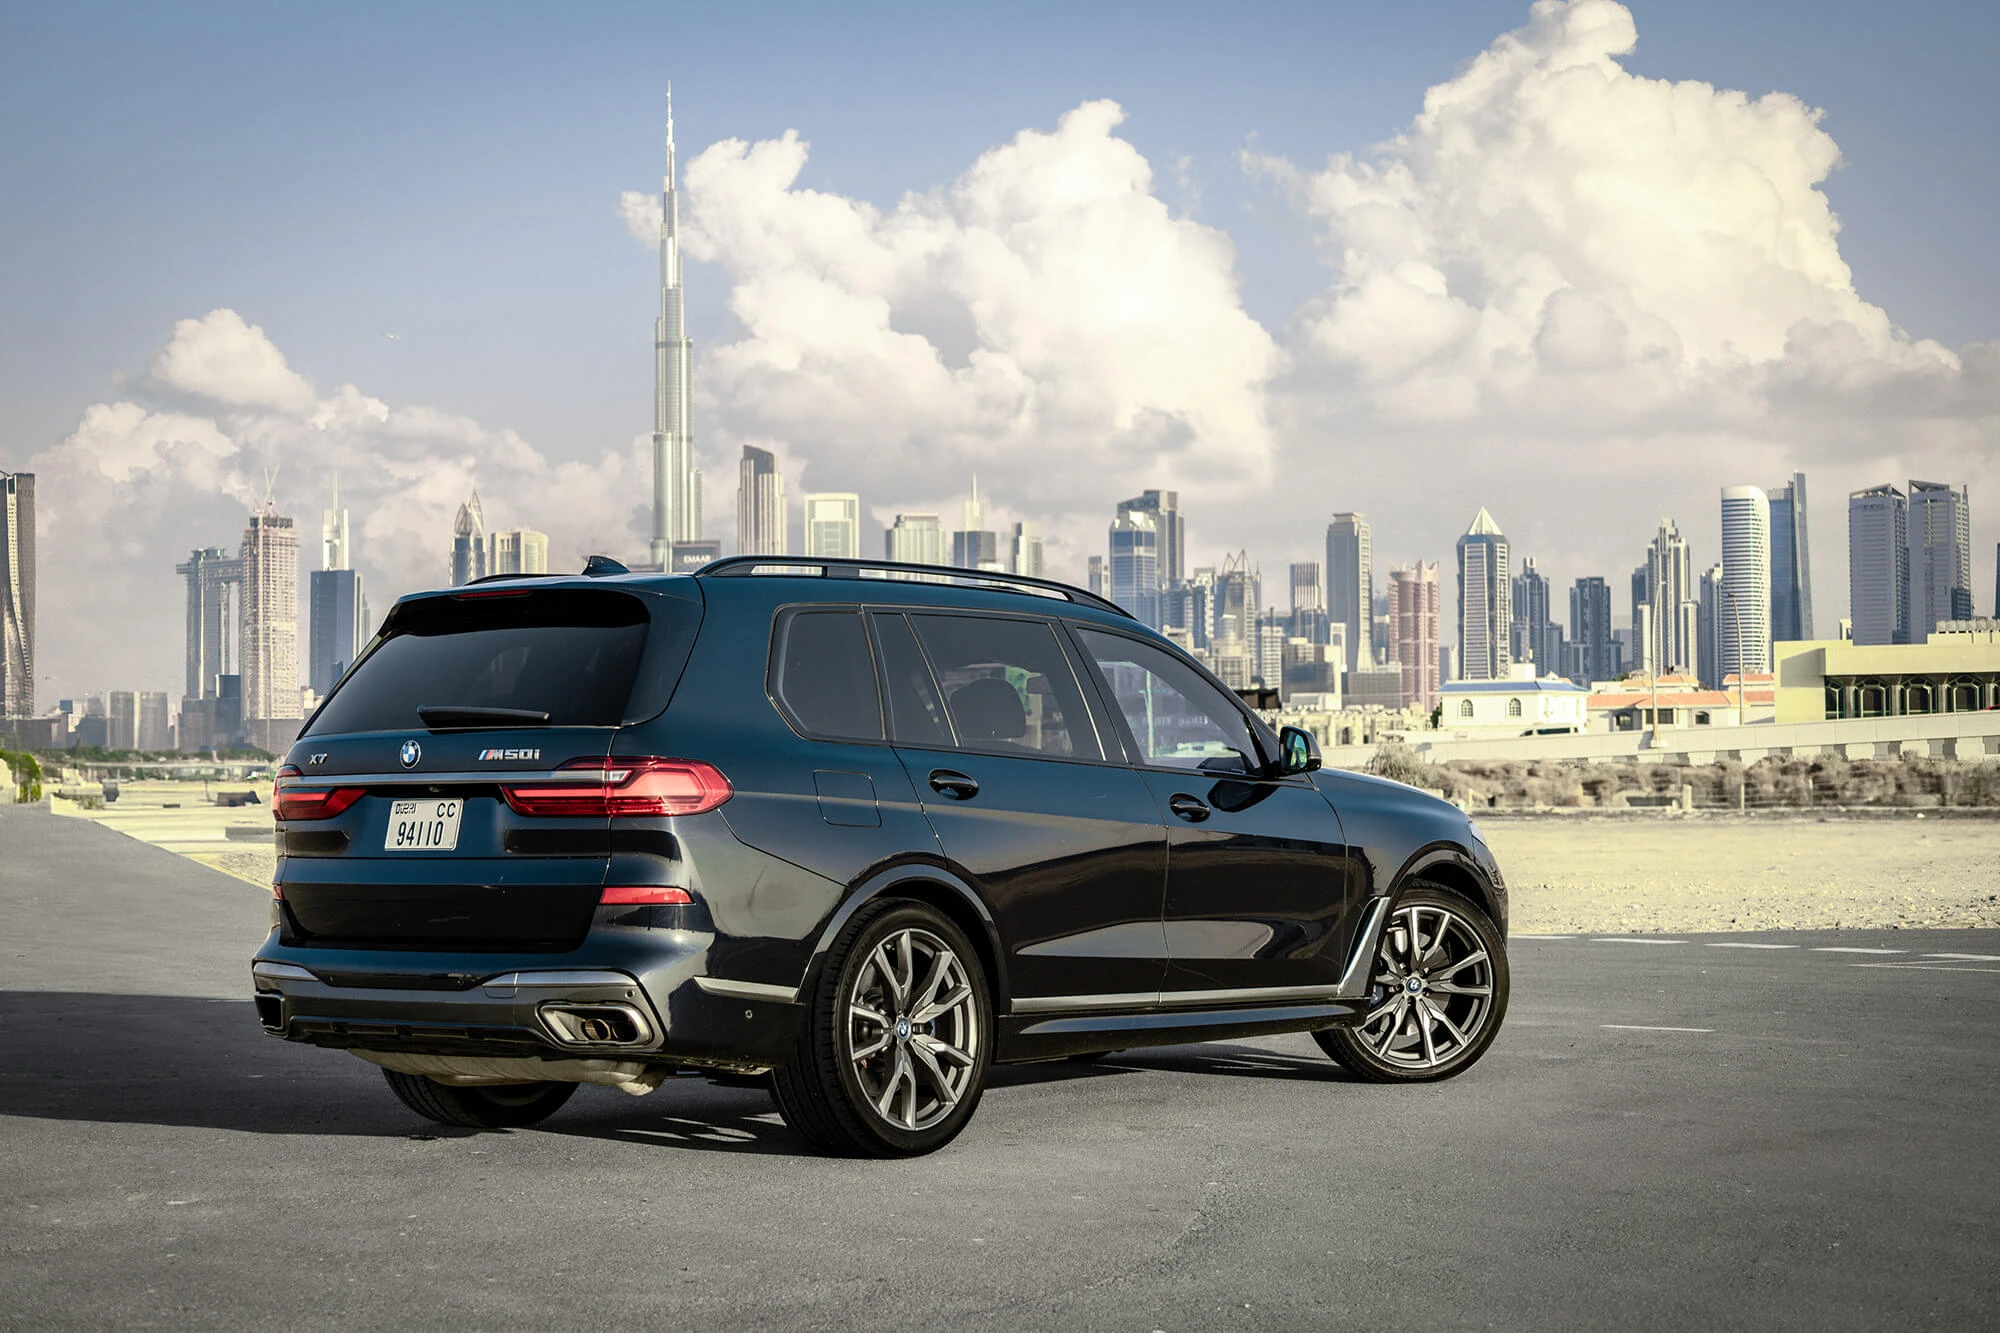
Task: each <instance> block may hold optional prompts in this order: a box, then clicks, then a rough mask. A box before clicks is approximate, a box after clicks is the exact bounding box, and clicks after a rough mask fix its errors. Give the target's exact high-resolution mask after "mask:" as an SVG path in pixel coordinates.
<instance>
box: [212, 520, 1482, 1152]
mask: <svg viewBox="0 0 2000 1333" xmlns="http://www.w3.org/2000/svg"><path fill="white" fill-rule="evenodd" d="M274 814H275V815H276V818H277V830H278V833H277V838H278V843H277V850H278V854H279V855H278V870H277V875H276V883H275V885H274V902H273V922H272V930H271V934H270V937H269V939H267V940H266V941H265V943H264V945H263V947H262V948H261V949H259V950H258V951H257V955H256V958H255V960H254V962H253V964H252V968H251V971H252V976H253V978H254V982H253V984H254V988H255V996H256V1007H257V1013H258V1016H259V1018H260V1019H261V1021H262V1023H263V1025H264V1027H265V1028H266V1029H267V1030H268V1031H269V1032H271V1033H272V1034H273V1035H275V1036H279V1037H283V1038H285V1039H286V1040H288V1041H296V1042H306V1043H309V1044H312V1045H316V1046H327V1047H333V1048H335V1049H340V1050H347V1051H351V1052H352V1053H353V1054H355V1055H357V1056H359V1057H361V1058H362V1059H364V1060H367V1061H370V1062H372V1063H374V1064H376V1065H378V1066H380V1067H381V1069H382V1071H383V1074H384V1076H385V1077H386V1078H387V1080H388V1083H389V1086H390V1088H391V1089H392V1090H393V1091H394V1092H395V1094H396V1095H397V1096H398V1097H400V1098H401V1099H402V1100H403V1102H404V1103H406V1104H407V1105H408V1106H409V1107H410V1109H412V1110H414V1111H416V1112H417V1113H419V1114H421V1115H424V1116H427V1117H429V1118H431V1119H433V1120H437V1121H441V1122H444V1123H447V1124H454V1125H464V1126H474V1127H493V1128H497V1127H503V1126H520V1125H528V1124H532V1123H534V1122H536V1121H538V1120H540V1119H541V1118H543V1117H544V1116H547V1115H549V1114H550V1113H552V1112H554V1111H555V1110H556V1109H557V1108H559V1107H561V1106H562V1104H563V1103H564V1102H565V1101H566V1100H567V1099H568V1098H569V1096H570V1094H571V1093H573V1092H574V1091H575V1090H576V1087H577V1085H578V1084H581V1083H596V1084H603V1085H608V1086H610V1087H614V1088H618V1089H620V1090H622V1091H624V1092H628V1093H632V1094H635V1095H636V1094H642V1093H646V1092H650V1091H652V1090H653V1089H654V1088H656V1087H657V1086H659V1084H660V1083H661V1081H662V1080H664V1079H665V1078H667V1077H669V1076H670V1075H672V1074H674V1073H676V1072H678V1071H684V1070H694V1071H700V1072H705V1073H707V1074H708V1075H710V1076H712V1077H716V1078H718V1079H722V1080H724V1081H729V1080H741V1079H746V1078H761V1079H767V1080H768V1084H769V1087H770V1089H771V1091H772V1093H773V1094H774V1096H775V1097H776V1100H777V1104H778V1107H779V1109H780V1111H781V1112H782V1113H783V1116H784V1118H785V1120H786V1121H787V1123H789V1124H790V1125H791V1126H792V1127H793V1128H794V1129H795V1130H796V1131H797V1132H798V1133H800V1134H801V1135H803V1136H804V1137H805V1138H806V1139H808V1140H810V1141H811V1142H813V1143H814V1144H817V1145H819V1146H821V1147H823V1148H825V1149H828V1150H831V1151H835V1152H842V1153H852V1154H862V1155H877V1156H896V1155H910V1154H917V1153H924V1152H929V1151H931V1150H933V1149H936V1148H939V1147H941V1146H943V1145H944V1144H945V1143H947V1142H949V1141H950V1140H951V1139H952V1138H953V1137H954V1136H955V1135H957V1134H958V1132H959V1131H960V1130H961V1129H963V1128H964V1127H965V1125H966V1122H967V1121H968V1120H969V1119H970V1118H971V1116H972V1113H973V1110H974V1108H975V1107H976V1106H977V1105H978V1103H979V1096H980V1091H981V1088H982V1086H983V1084H984V1082H985V1079H986V1074H987V1071H988V1069H989V1068H990V1067H991V1066H992V1065H993V1064H994V1063H995V1062H1000V1063H1009V1062H1017V1061H1034V1060H1054V1059H1064V1058H1088V1057H1090V1056H1092V1055H1095V1054H1101V1053H1103V1052H1107V1051H1113V1050H1122V1049H1126V1048H1131V1047H1138V1046H1145V1045H1157V1044H1166V1043H1179V1042H1189V1041H1204V1040H1212V1039H1218V1038H1237V1037H1246V1036H1256V1035H1265V1034H1271V1033H1285V1032H1310V1033H1311V1034H1312V1035H1313V1038H1314V1040H1315V1041H1317V1042H1318V1044H1319V1045H1320V1047H1321V1048H1322V1049H1323V1050H1324V1051H1325V1052H1326V1053H1327V1054H1328V1055H1329V1056H1331V1057H1332V1058H1333V1059H1334V1060H1336V1061H1338V1062H1339V1063H1340V1064H1341V1065H1343V1066H1345V1067H1346V1068H1347V1069H1348V1070H1349V1071H1351V1072H1352V1073H1353V1074H1354V1075H1355V1076H1357V1077H1359V1078H1361V1079H1365V1080H1370V1081H1378V1082H1413V1081H1424V1080H1430V1079H1438V1078H1444V1077H1447V1076H1450V1075H1452V1074H1457V1073H1460V1072H1462V1071H1463V1070H1465V1069H1466V1068H1467V1067H1468V1066H1470V1065H1471V1064H1472V1063H1473V1062H1474V1061H1476V1060H1478V1059H1479V1057H1480V1055H1481V1054H1483V1053H1484V1052H1485V1050H1486V1048H1487V1047H1488V1046H1489V1045H1490V1044H1491V1043H1492V1041H1493V1039H1494V1036H1495V1034H1496V1033H1497V1032H1498V1031H1499V1028H1500V1023H1501V1019H1502V1016H1503V1015H1504V1014H1505V1012H1506V1008H1507V987H1508V972H1507V956H1506V952H1505V931H1506V924H1507V896H1506V889H1505V887H1504V885H1503V883H1502V881H1501V877H1500V871H1499V868H1498V866H1497V865H1496V864H1495V862H1494V859H1493V855H1492V853H1491V852H1490V851H1488V850H1487V848H1486V845H1485V844H1484V843H1483V842H1482V841H1481V840H1480V837H1479V833H1478V831H1477V830H1476V828H1475V827H1474V826H1473V824H1472V823H1471V822H1470V821H1469V820H1468V819H1467V818H1466V817H1465V815H1464V814H1462V813H1461V812H1460V811H1458V810H1457V809H1455V808H1453V807H1452V806H1450V805H1447V804H1446V803H1444V802H1443V801H1440V800H1437V799H1435V798H1433V797H1431V796H1428V795H1426V794H1424V793H1422V792H1419V791H1417V790H1415V789H1413V788H1410V787H1406V786H1402V785H1400V784H1397V783H1392V782H1387V781H1383V780H1380V779H1376V778H1370V777H1364V776H1360V775H1356V774H1352V773H1344V772H1336V771H1332V770H1328V769H1323V768H1321V766H1320V755H1319V750H1318V747H1317V745H1316V744H1315V742H1314V740H1313V738H1312V737H1311V735H1310V734H1308V733H1307V732H1305V731H1302V730H1298V729H1295V728H1290V727H1287V728H1285V729H1284V731H1283V733H1282V734H1273V733H1272V731H1271V730H1270V728H1269V727H1267V726H1266V725H1265V723H1264V722H1263V721H1261V720H1260V719H1259V718H1258V717H1257V715H1256V714H1255V713H1254V712H1252V711H1251V710H1250V709H1248V708H1246V707H1245V706H1244V705H1243V703H1242V702H1241V701H1240V700H1239V699H1238V697H1237V696H1236V695H1235V694H1234V693H1232V692H1231V691H1230V690H1229V689H1228V688H1227V687H1225V686H1224V685H1223V684H1222V683H1221V682H1220V681H1218V680H1217V679H1216V678H1215V677H1214V676H1213V675H1212V674H1210V673H1209V672H1208V671H1207V670H1205V669H1204V668H1203V667H1202V666H1200V665H1199V664H1198V663H1197V662H1195V661H1194V660H1193V659H1192V658H1191V657H1190V656H1189V655H1188V654H1187V653H1185V652H1183V651H1182V650H1181V649H1180V648H1178V647H1176V646H1175V645H1174V644H1173V643H1171V642H1169V641H1168V640H1167V639H1165V638H1163V637H1162V636H1161V635H1159V634H1157V633H1155V632H1153V631H1152V630H1150V629H1147V628H1146V627H1145V626H1143V625H1141V624H1140V623H1139V622H1137V621H1136V620H1134V619H1133V618H1132V617H1131V616H1130V615H1128V614H1126V613H1125V612H1124V611H1123V610H1121V609H1120V608H1119V607H1117V606H1115V605H1113V604H1112V603H1110V602H1108V601H1105V600H1104V599H1102V598H1100V597H1097V596H1094V595H1092V594H1090V593H1087V592H1084V591H1082V590H1081V589H1076V588H1069V587H1065V586H1063V585H1061V584H1056V583H1050V582H1045V581H1041V580H1036V579H1028V578H1017V577H1013V576H1004V575H987V574H977V573H972V572H969V571H966V570H958V569H942V568H929V567H924V566H912V565H895V564H869V563H865V562H858V561H837V560H817V559H815V560H797V559H786V558H777V559H773V558H771V557H739V558H734V559H728V560H722V561H718V562H716V563H714V564H711V565H709V566H707V567H706V568H704V569H702V570H701V571H700V572H699V573H697V574H694V575H685V574H681V575H659V574H632V573H628V572H626V571H625V570H624V569H623V567H621V566H618V565H617V564H616V563H615V562H611V561H606V560H603V559H602V558H598V559H594V560H593V561H592V562H591V566H590V567H589V569H588V570H587V572H586V574H585V575H579V576H574V577H571V576H548V575H541V576H499V577H496V578H491V579H486V580H482V581H480V582H479V583H477V584H473V585H468V586H465V587H461V588H457V589H454V590H451V591H449V592H437V593H425V594H420V595H416V596H412V597H407V598H404V599H403V600H402V601H400V602H398V603H397V604H396V606H395V608H394V609H393V610H392V611H391V612H390V614H389V615H388V617H387V618H386V619H385V620H384V622H383V625H382V628H381V631H380V632H379V633H378V634H377V635H376V636H375V637H374V639H373V640H372V641H371V642H370V643H369V644H368V646H367V648H366V650H365V651H364V652H363V653H362V654H361V655H360V656H359V657H358V659H357V660H356V662H355V664H354V666H353V668H352V669H351V670H350V671H349V672H348V673H347V675H346V676H345V678H344V679H342V680H341V681H340V683H339V685H338V686H337V687H336V688H335V689H334V690H333V691H332V692H331V693H330V694H329V695H328V697H327V699H326V700H325V702H324V703H322V704H321V705H320V707H319V710H318V711H317V712H316V713H315V714H314V715H313V716H312V718H311V720H310V721H309V722H308V724H307V725H306V727H305V730H304V732H303V733H302V734H301V735H300V737H299V739H298V741H297V743H296V744H294V745H293V746H292V748H291V750H290V752H289V753H288V754H287V755H286V757H285V761H284V764H283V766H282V767H281V768H280V769H279V772H278V778H277V785H276V790H275V796H274Z"/></svg>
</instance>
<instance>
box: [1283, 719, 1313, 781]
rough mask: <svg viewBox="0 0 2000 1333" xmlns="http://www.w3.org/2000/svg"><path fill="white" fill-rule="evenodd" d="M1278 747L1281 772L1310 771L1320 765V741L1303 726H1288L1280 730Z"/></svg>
mask: <svg viewBox="0 0 2000 1333" xmlns="http://www.w3.org/2000/svg"><path fill="white" fill-rule="evenodd" d="M1278 749H1279V751H1280V754H1281V758H1280V760H1279V771H1280V772H1283V773H1310V772H1312V771H1313V770H1314V769H1316V768H1318V767H1319V766H1320V758H1319V742H1318V741H1316V740H1314V739H1313V734H1312V733H1311V732H1310V731H1307V730H1306V729H1305V728H1303V727H1286V728H1285V729H1284V730H1283V731H1281V732H1279V733H1278Z"/></svg>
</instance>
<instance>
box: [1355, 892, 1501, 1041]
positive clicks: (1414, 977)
mask: <svg viewBox="0 0 2000 1333" xmlns="http://www.w3.org/2000/svg"><path fill="white" fill-rule="evenodd" d="M1373 980H1374V986H1373V989H1372V991H1371V992H1370V994H1369V1011H1368V1016H1367V1017H1366V1018H1364V1019H1363V1020H1362V1021H1361V1023H1360V1024H1359V1026H1357V1027H1356V1028H1355V1029H1354V1035H1355V1036H1356V1037H1357V1038H1358V1039H1359V1040H1360V1042H1361V1044H1362V1045H1363V1046H1365V1047H1366V1048H1367V1050H1368V1051H1369V1053H1370V1054H1372V1055H1374V1056H1375V1057H1376V1058H1377V1059H1379V1060H1382V1061H1384V1062H1386V1063H1388V1064H1390V1065H1394V1066H1398V1067H1401V1068H1405V1069H1411V1070H1425V1069H1436V1068H1438V1067H1439V1066H1440V1065H1444V1064H1448V1063H1450V1062H1451V1061H1452V1060H1454V1059H1455V1058H1457V1057H1459V1056H1461V1055H1463V1054H1464V1053H1465V1052H1467V1051H1468V1050H1471V1049H1472V1048H1473V1047H1474V1045H1475V1044H1476V1043H1477V1042H1478V1041H1479V1038H1480V1035H1481V1034H1482V1032H1483V1031H1484V1030H1485V1028H1486V1024H1487V1022H1488V1020H1489V1018H1490V1017H1491V1015H1492V1013H1493V982H1494V972H1493V959H1492V956H1491V955H1490V954H1488V952H1487V950H1486V945H1485V944H1484V942H1483V941H1482V940H1481V939H1480V936H1479V932H1478V931H1477V930H1475V929H1474V928H1473V926H1472V923H1471V922H1469V921H1467V920H1466V919H1465V918H1464V917H1463V916H1461V915H1459V914H1458V913H1457V912H1455V911H1453V910H1452V909H1451V908H1449V907H1442V906H1438V905H1436V904H1434V903H1415V904H1411V905H1410V906H1407V907H1403V908H1401V909H1399V910H1398V911H1397V912H1396V914H1395V915H1394V916H1393V917H1391V918H1390V921H1389V925H1388V927H1387V928H1386V929H1385V930H1384V931H1383V932H1382V945H1381V948H1380V950H1379V951H1378V952H1377V953H1376V956H1375V976H1374V978H1373Z"/></svg>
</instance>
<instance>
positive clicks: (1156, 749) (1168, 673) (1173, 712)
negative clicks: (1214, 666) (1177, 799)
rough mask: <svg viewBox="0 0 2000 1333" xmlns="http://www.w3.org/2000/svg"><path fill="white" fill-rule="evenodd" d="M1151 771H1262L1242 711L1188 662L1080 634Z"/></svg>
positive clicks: (1119, 638) (1129, 642)
mask: <svg viewBox="0 0 2000 1333" xmlns="http://www.w3.org/2000/svg"><path fill="white" fill-rule="evenodd" d="M1077 637H1078V638H1079V639H1081V640H1082V641H1083V646H1084V651H1086V652H1088V653H1089V654H1090V655H1091V657H1092V659H1093V660H1095V661H1096V663H1097V668H1098V670H1099V671H1102V672H1103V673H1104V679H1105V680H1106V681H1107V682H1108V683H1109V684H1110V686H1111V693H1112V695H1113V696H1114V697H1116V699H1117V700H1118V711H1119V712H1121V713H1123V714H1124V715H1125V724H1126V725H1127V726H1128V727H1130V728H1131V729H1132V738H1133V739H1134V740H1135V741H1137V742H1138V744H1139V762H1140V763H1142V764H1145V765H1146V766H1147V767H1149V768H1189V769H1200V770H1201V771H1203V772H1206V773H1248V772H1251V771H1253V770H1255V769H1256V768H1258V767H1259V766H1260V760H1259V758H1258V748H1257V741H1256V738H1255V737H1254V736H1253V735H1252V734H1251V731H1250V724H1249V722H1248V721H1247V720H1246V719H1245V718H1244V716H1243V714H1242V712H1241V711H1240V710H1238V709H1236V708H1234V707H1232V706H1231V705H1230V703H1229V700H1228V699H1227V698H1225V697H1224V696H1223V694H1222V692H1221V691H1220V690H1218V689H1216V688H1215V686H1213V685H1211V684H1210V683H1209V682H1208V681H1206V680H1204V679H1202V677H1201V674H1200V673H1199V672H1197V671H1196V670H1194V668H1192V667H1190V666H1189V665H1188V664H1187V663H1185V662H1182V661H1181V660H1180V659H1178V658H1176V657H1175V656H1173V654H1171V653H1168V652H1166V651H1164V650H1162V649H1159V648H1156V647H1154V646H1152V645H1151V644H1146V643H1141V642H1139V641H1138V640H1136V639H1128V638H1126V637H1125V636H1123V635H1122V634H1105V633H1101V632H1099V631H1097V630H1088V629H1083V630H1078V631H1077Z"/></svg>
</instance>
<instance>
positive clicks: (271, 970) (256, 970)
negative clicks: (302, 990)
mask: <svg viewBox="0 0 2000 1333" xmlns="http://www.w3.org/2000/svg"><path fill="white" fill-rule="evenodd" d="M250 976H251V978H252V979H253V980H256V981H318V980H319V978H318V977H316V976H314V975H313V974H312V973H311V972H310V971H308V970H307V969H305V968H303V967H300V966H299V965H298V964H296V963H273V962H267V961H265V960H264V959H261V958H260V959H258V960H257V961H256V962H254V963H252V964H250Z"/></svg>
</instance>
